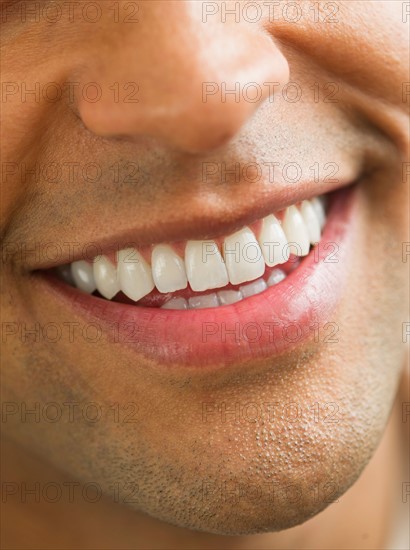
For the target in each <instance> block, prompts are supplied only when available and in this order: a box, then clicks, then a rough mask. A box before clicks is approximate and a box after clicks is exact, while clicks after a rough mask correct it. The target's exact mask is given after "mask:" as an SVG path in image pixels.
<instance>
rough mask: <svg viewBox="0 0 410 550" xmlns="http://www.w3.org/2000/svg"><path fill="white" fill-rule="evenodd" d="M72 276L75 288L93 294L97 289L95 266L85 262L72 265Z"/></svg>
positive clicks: (80, 261)
mask: <svg viewBox="0 0 410 550" xmlns="http://www.w3.org/2000/svg"><path fill="white" fill-rule="evenodd" d="M71 275H72V276H73V279H74V282H75V286H76V287H77V288H80V289H81V290H84V292H88V293H89V294H92V293H93V292H94V290H95V289H96V288H97V287H96V285H95V281H94V275H93V266H92V264H89V263H88V262H86V261H85V260H79V261H78V262H73V263H72V264H71Z"/></svg>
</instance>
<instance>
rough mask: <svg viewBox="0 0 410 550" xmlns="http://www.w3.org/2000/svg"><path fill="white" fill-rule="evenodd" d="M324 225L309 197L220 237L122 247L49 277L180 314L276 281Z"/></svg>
mask: <svg viewBox="0 0 410 550" xmlns="http://www.w3.org/2000/svg"><path fill="white" fill-rule="evenodd" d="M325 221H326V214H325V206H324V199H323V197H319V198H318V197H315V198H313V199H312V200H305V201H303V202H302V203H300V204H299V205H297V206H296V205H292V206H289V207H288V208H286V209H284V210H282V211H280V212H276V213H275V214H271V215H268V216H266V217H265V218H263V219H262V220H258V221H256V222H255V223H254V224H252V225H251V226H250V227H243V228H242V229H240V230H239V231H236V232H235V233H234V234H232V235H229V236H226V237H225V238H220V239H217V240H202V241H187V242H185V243H177V244H174V245H169V244H158V245H156V246H154V247H152V249H151V250H150V249H145V250H142V251H141V250H138V249H135V248H125V249H122V250H119V251H118V253H117V254H111V255H110V257H107V256H105V255H100V256H97V257H95V258H93V259H92V261H91V262H88V261H86V260H79V261H76V262H72V263H71V264H69V265H65V266H62V267H60V268H58V270H57V274H58V275H59V276H60V277H61V278H62V279H63V280H64V281H65V282H67V283H68V284H70V285H72V286H75V287H77V288H79V289H80V290H82V291H84V292H87V293H88V294H92V293H94V292H96V291H97V293H98V294H99V295H100V296H101V297H104V298H105V299H107V300H111V299H115V297H116V296H118V299H117V301H124V300H125V299H126V298H128V299H129V301H130V302H131V303H135V304H136V305H140V306H145V307H162V308H165V309H182V310H187V309H203V308H212V307H218V306H225V305H230V304H233V303H236V302H239V301H241V300H243V299H246V298H249V297H250V296H253V295H255V294H259V293H261V292H263V291H265V290H266V289H267V288H268V287H271V286H273V285H276V284H279V283H280V282H281V281H283V280H284V279H285V278H286V277H287V275H288V274H289V273H291V272H292V271H293V270H294V269H295V268H296V267H297V266H298V265H299V263H300V260H299V259H300V258H301V257H304V256H307V255H308V254H309V252H310V249H311V246H315V245H317V244H318V243H319V242H320V238H321V231H322V229H323V227H324V224H325ZM279 266H281V267H279ZM217 289H221V290H218V291H216V290H217ZM209 291H213V292H209Z"/></svg>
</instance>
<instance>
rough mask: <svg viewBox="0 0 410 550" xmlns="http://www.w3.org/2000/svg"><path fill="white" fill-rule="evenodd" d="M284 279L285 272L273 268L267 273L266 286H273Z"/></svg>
mask: <svg viewBox="0 0 410 550" xmlns="http://www.w3.org/2000/svg"><path fill="white" fill-rule="evenodd" d="M283 279H286V273H285V272H284V271H282V269H274V270H273V271H272V273H271V274H270V275H269V279H268V286H274V285H277V284H278V283H280V282H281V281H283Z"/></svg>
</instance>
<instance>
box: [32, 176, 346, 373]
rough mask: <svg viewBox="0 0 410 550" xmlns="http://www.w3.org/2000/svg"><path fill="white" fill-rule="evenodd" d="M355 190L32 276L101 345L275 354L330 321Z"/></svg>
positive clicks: (169, 354) (174, 355) (177, 356)
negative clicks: (89, 323) (91, 325)
mask: <svg viewBox="0 0 410 550" xmlns="http://www.w3.org/2000/svg"><path fill="white" fill-rule="evenodd" d="M354 189H355V187H354V186H350V187H348V188H343V189H339V190H337V191H334V192H330V193H328V194H326V195H322V196H316V197H311V198H310V199H305V200H303V201H301V202H299V203H296V204H292V205H290V206H288V207H286V208H284V209H282V210H280V211H276V212H272V213H271V214H268V215H267V216H265V217H264V218H262V219H259V220H256V221H254V222H253V223H250V224H248V225H246V226H244V227H242V228H241V229H239V230H237V231H235V232H234V233H231V234H229V235H226V236H222V237H218V238H215V239H207V240H202V241H201V240H187V241H178V242H174V243H159V244H155V245H151V246H143V247H139V248H138V247H131V246H126V247H118V249H117V250H116V251H114V250H113V248H112V247H111V248H110V250H109V251H106V253H105V254H99V255H97V256H95V257H94V258H87V259H84V258H83V259H78V260H76V261H73V262H71V263H69V264H65V265H60V266H57V267H54V268H52V269H44V270H41V271H36V272H35V273H34V274H35V275H39V276H38V277H35V279H36V280H37V282H40V284H41V285H42V291H45V292H48V293H50V292H51V293H52V294H53V296H54V297H56V298H57V299H58V300H60V301H61V300H62V301H63V302H64V304H63V305H64V307H66V308H69V309H70V310H73V309H74V313H75V314H82V315H85V316H86V317H87V318H88V319H90V318H91V319H92V320H93V322H96V321H98V322H99V323H100V324H101V325H102V327H103V331H104V333H105V335H106V336H107V340H108V341H109V342H111V343H114V342H115V343H117V344H118V343H123V344H124V345H125V346H127V347H131V348H133V349H134V350H135V351H137V352H138V353H140V354H142V355H144V356H147V357H149V358H150V359H154V360H156V362H157V363H158V362H159V363H164V364H165V366H170V365H172V364H178V365H186V366H190V367H204V366H214V367H216V366H222V365H225V366H226V365H228V364H233V363H235V362H238V361H240V362H243V361H246V360H247V359H253V360H255V359H257V358H263V357H269V356H273V355H278V354H281V353H284V352H287V351H290V350H292V349H294V348H295V347H297V346H299V345H301V344H302V343H303V342H305V341H306V340H307V339H308V338H309V336H310V337H314V338H317V334H318V331H319V330H322V331H324V330H325V328H324V327H326V326H327V325H329V323H330V324H331V322H332V312H333V311H334V309H335V307H336V306H337V303H338V301H339V298H340V296H341V293H342V287H343V281H344V279H345V276H344V272H345V269H342V268H343V267H345V261H344V258H345V248H346V246H345V245H346V243H347V240H348V239H347V235H348V233H349V231H348V227H349V219H350V218H351V212H352V205H353V204H354V201H353V197H354V195H355V193H354ZM113 327H114V329H113Z"/></svg>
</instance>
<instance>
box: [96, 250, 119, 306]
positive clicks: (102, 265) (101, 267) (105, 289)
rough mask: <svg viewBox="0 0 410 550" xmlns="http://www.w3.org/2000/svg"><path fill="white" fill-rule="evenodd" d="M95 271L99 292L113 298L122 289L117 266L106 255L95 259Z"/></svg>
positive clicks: (105, 296) (107, 297)
mask: <svg viewBox="0 0 410 550" xmlns="http://www.w3.org/2000/svg"><path fill="white" fill-rule="evenodd" d="M93 271H94V279H95V284H96V285H97V290H98V292H99V293H100V294H102V296H104V298H106V299H107V300H111V298H113V297H114V296H115V295H116V294H117V292H119V291H120V285H119V283H118V279H117V270H116V268H115V267H114V266H113V265H112V263H111V262H110V260H109V259H108V258H107V257H106V256H100V257H98V258H96V259H95V260H94V265H93Z"/></svg>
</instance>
